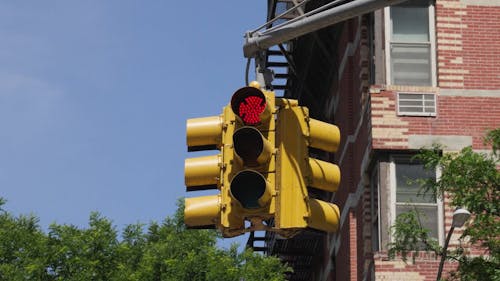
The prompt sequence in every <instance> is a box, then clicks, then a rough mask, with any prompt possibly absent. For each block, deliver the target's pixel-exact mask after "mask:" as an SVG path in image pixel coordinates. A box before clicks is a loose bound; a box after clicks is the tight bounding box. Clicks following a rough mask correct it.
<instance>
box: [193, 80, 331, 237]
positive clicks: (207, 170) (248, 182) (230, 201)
mask: <svg viewBox="0 0 500 281" xmlns="http://www.w3.org/2000/svg"><path fill="white" fill-rule="evenodd" d="M186 132H187V134H186V135H187V146H188V151H199V150H218V151H219V153H217V154H216V155H210V156H200V157H195V158H188V159H186V160H185V184H186V189H187V191H198V190H205V189H217V190H218V191H219V193H218V194H215V195H207V196H200V197H194V198H186V199H185V209H184V221H185V224H186V226H187V227H188V228H217V229H219V231H220V232H221V234H222V236H223V237H233V236H238V235H241V234H243V233H245V232H248V231H255V230H266V231H274V232H276V233H278V234H280V235H281V236H283V237H292V236H293V235H295V234H296V233H297V232H298V231H301V230H303V229H305V228H313V229H316V230H320V231H325V232H335V231H337V229H338V224H339V217H340V212H339V208H338V207H337V206H336V205H334V204H332V203H329V202H326V201H322V200H319V199H316V198H313V197H311V196H310V195H309V191H308V188H309V187H313V188H317V189H320V190H325V191H328V192H335V191H336V190H337V188H338V185H339V182H340V170H339V168H338V166H337V165H334V164H332V163H329V162H326V161H322V160H319V159H315V158H312V157H309V148H315V149H320V150H324V151H327V152H335V151H336V150H337V148H338V146H339V142H340V132H339V130H338V128H337V127H336V126H334V125H331V124H327V123H325V122H321V121H319V120H315V119H312V118H310V117H309V112H308V109H307V108H306V107H301V106H298V102H297V101H296V100H291V99H284V98H276V97H275V96H274V93H273V92H271V91H266V90H262V89H260V86H259V84H258V83H256V82H255V83H251V84H250V85H249V86H247V87H243V88H241V89H239V90H237V91H236V92H235V93H234V94H233V95H232V97H231V102H230V103H229V104H228V105H226V106H225V107H224V108H223V111H222V114H221V115H219V116H211V117H203V118H193V119H189V120H188V121H187V128H186Z"/></svg>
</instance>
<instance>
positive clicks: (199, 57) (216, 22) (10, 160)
mask: <svg viewBox="0 0 500 281" xmlns="http://www.w3.org/2000/svg"><path fill="white" fill-rule="evenodd" d="M265 15H266V1H263V0H261V1H248V0H247V1H243V0H238V1H166V0H165V1H160V0H151V1H139V0H135V1H133V0H106V1H103V0H91V1H66V0H61V1H55V0H54V1H52V0H50V1H2V2H0V38H1V39H0V196H1V197H4V198H5V199H7V201H8V202H7V205H6V206H5V209H7V210H8V211H11V212H13V213H14V214H27V213H31V212H32V213H34V214H35V215H37V216H38V217H39V218H40V223H41V225H42V227H44V228H46V227H47V226H48V225H49V224H50V223H52V222H57V223H60V224H62V223H68V224H75V225H78V226H86V225H87V222H88V218H89V214H90V212H91V211H99V212H100V213H101V214H102V215H104V216H105V217H107V218H109V219H111V220H112V221H113V222H114V224H115V225H116V226H117V227H118V228H119V229H120V228H122V227H123V226H125V225H127V224H130V223H136V222H143V223H147V222H150V221H153V220H154V221H161V220H162V219H163V218H164V217H165V216H167V215H171V214H173V213H174V211H175V209H176V205H175V204H176V201H177V199H178V198H180V197H183V196H197V195H198V194H196V193H195V192H191V193H186V192H185V187H184V171H183V169H184V159H185V158H186V157H192V156H196V154H195V155H191V154H192V153H187V152H186V144H185V139H186V136H185V124H186V119H188V118H193V117H203V116H211V115H217V114H220V112H221V109H222V107H223V106H224V105H226V104H227V103H228V102H229V99H230V97H231V95H232V93H233V92H234V91H235V90H236V89H238V88H239V87H242V86H244V83H245V82H244V81H245V80H244V74H245V64H246V59H244V57H243V51H242V46H243V41H244V39H243V35H244V33H245V31H247V30H250V29H253V28H255V27H257V26H259V25H261V24H262V23H264V20H265ZM214 153H215V152H214Z"/></svg>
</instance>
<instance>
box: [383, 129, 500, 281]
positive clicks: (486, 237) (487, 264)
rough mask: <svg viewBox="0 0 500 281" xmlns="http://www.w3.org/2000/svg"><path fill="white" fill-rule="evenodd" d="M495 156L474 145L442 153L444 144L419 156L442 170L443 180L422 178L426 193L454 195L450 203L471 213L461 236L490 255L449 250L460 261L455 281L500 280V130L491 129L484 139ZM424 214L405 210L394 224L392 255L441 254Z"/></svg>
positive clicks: (452, 275)
mask: <svg viewBox="0 0 500 281" xmlns="http://www.w3.org/2000/svg"><path fill="white" fill-rule="evenodd" d="M485 142H486V143H488V144H490V145H491V147H492V150H493V153H492V154H485V153H477V152H474V151H473V150H472V148H471V147H466V148H464V149H462V150H461V151H460V152H459V153H455V154H451V153H446V154H442V153H441V151H442V147H440V146H439V145H436V146H434V147H433V148H432V149H423V150H421V152H420V153H419V154H418V155H417V156H416V158H417V159H419V160H420V161H422V162H423V163H424V166H425V168H427V169H431V170H435V169H436V167H439V168H440V169H441V176H440V178H439V179H438V180H427V181H422V182H421V184H422V194H428V193H430V194H433V195H434V196H437V197H440V198H442V197H443V195H444V194H447V195H449V198H450V204H451V205H452V206H455V207H465V208H467V210H469V211H470V212H471V214H472V218H471V220H470V221H469V223H468V224H467V225H466V229H465V231H464V233H463V236H462V238H464V237H468V238H469V239H470V242H471V243H474V244H476V245H480V246H482V247H483V248H484V249H485V250H486V251H485V255H483V256H479V257H468V256H467V255H466V253H465V252H464V249H463V248H459V249H457V250H455V251H454V252H451V253H447V257H448V258H449V259H454V260H457V261H458V262H459V267H458V269H457V271H456V272H453V273H452V274H451V278H452V279H455V280H500V217H499V211H500V173H499V171H498V166H499V165H500V162H499V157H498V156H500V155H499V153H498V149H499V148H500V129H495V130H492V131H490V132H489V133H488V134H487V136H486V137H485ZM419 217H420V214H419V213H418V212H416V211H410V212H408V213H404V214H401V215H400V216H398V217H397V218H396V222H395V224H394V226H393V227H392V234H393V242H391V243H389V255H390V256H391V257H394V256H395V254H396V253H400V254H402V257H403V259H405V260H406V257H407V255H408V253H414V254H415V253H417V252H419V251H422V250H424V251H433V252H435V253H437V254H438V255H441V254H442V253H443V249H442V248H440V247H439V246H438V244H437V243H436V241H432V240H431V239H429V238H428V237H429V236H428V230H427V229H425V228H424V227H422V225H421V223H420V220H419Z"/></svg>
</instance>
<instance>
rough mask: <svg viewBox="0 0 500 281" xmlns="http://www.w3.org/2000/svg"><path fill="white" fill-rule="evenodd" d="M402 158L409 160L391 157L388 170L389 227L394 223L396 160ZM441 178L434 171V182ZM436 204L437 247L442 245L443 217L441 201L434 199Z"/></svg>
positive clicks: (392, 239)
mask: <svg viewBox="0 0 500 281" xmlns="http://www.w3.org/2000/svg"><path fill="white" fill-rule="evenodd" d="M402 157H408V158H410V157H411V155H391V157H390V163H389V169H390V179H389V185H390V196H389V197H390V198H389V202H390V212H391V214H390V225H394V224H395V223H396V183H397V180H396V162H397V159H401V158H402ZM440 176H441V172H440V170H439V169H436V180H437V179H439V177H440ZM436 204H437V224H438V228H437V230H438V237H437V238H438V243H439V245H443V244H444V215H443V201H442V200H441V199H440V198H436ZM389 236H390V238H389V239H390V241H391V242H394V237H393V236H392V233H390V235H389Z"/></svg>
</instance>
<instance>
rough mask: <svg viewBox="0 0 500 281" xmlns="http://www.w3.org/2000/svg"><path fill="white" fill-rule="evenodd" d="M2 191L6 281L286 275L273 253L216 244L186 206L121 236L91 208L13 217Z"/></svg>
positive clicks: (0, 265) (0, 270)
mask: <svg viewBox="0 0 500 281" xmlns="http://www.w3.org/2000/svg"><path fill="white" fill-rule="evenodd" d="M4 204H5V200H4V199H2V198H0V280H11V281H18V280H19V281H21V280H37V281H38V280H42V281H44V280H50V281H56V280H61V281H62V280H73V281H79V280H82V281H83V280H85V281H88V280H95V281H101V280H102V281H104V280H106V281H113V280H120V281H139V280H141V281H143V280H151V281H164V280H172V281H173V280H222V281H224V280H227V281H230V280H231V281H232V280H236V281H240V280H247V281H252V280H276V281H278V280H284V274H285V272H287V271H288V270H289V269H288V268H287V267H286V266H284V265H283V264H281V262H280V261H279V259H277V258H275V257H266V256H262V255H260V254H257V253H254V252H252V251H250V250H245V251H243V252H241V253H240V252H238V251H237V245H233V246H232V247H231V248H230V249H219V248H217V247H216V241H217V233H216V232H215V231H214V230H213V231H212V230H188V229H186V228H185V226H184V223H183V214H182V211H181V210H182V209H183V208H182V206H181V207H180V208H179V209H178V211H177V213H176V214H175V215H174V216H173V217H167V218H166V219H165V220H164V221H163V222H162V223H161V224H159V223H155V222H153V223H150V224H149V225H147V226H146V225H143V224H131V225H128V226H126V227H125V228H124V229H123V231H122V233H121V237H119V235H118V231H117V230H116V228H115V227H114V226H113V225H112V223H111V221H110V220H108V219H106V218H104V217H102V216H101V215H99V214H98V213H92V214H91V215H90V219H89V225H88V227H86V228H78V227H76V226H73V225H67V224H64V225H59V224H52V225H51V226H50V227H49V229H48V231H47V233H45V232H44V231H42V230H41V228H40V226H39V224H38V219H37V218H36V217H35V216H34V215H29V216H24V215H21V216H17V217H16V216H13V215H12V214H11V213H9V212H7V211H6V210H5V209H3V206H4Z"/></svg>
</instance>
